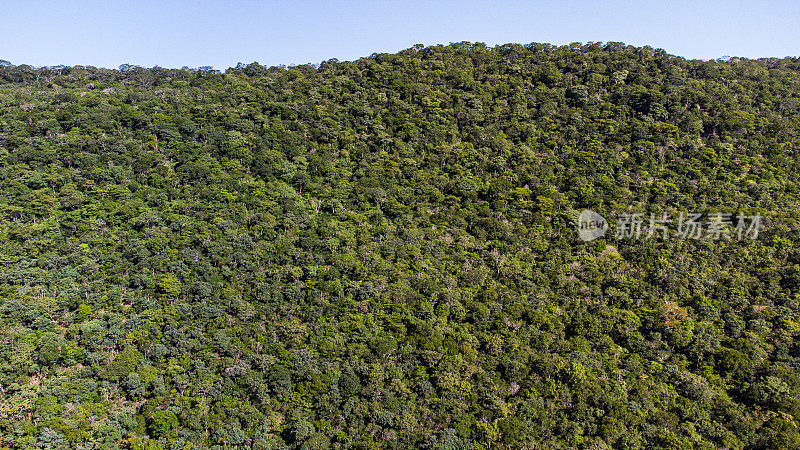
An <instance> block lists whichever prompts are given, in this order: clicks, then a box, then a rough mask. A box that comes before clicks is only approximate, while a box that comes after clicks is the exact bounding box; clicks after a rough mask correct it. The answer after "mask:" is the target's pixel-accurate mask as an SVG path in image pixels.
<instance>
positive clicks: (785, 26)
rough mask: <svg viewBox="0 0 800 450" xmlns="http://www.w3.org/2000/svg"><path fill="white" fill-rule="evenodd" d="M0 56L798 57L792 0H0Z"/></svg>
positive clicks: (167, 63)
mask: <svg viewBox="0 0 800 450" xmlns="http://www.w3.org/2000/svg"><path fill="white" fill-rule="evenodd" d="M0 11H2V14H0V59H5V60H9V61H11V62H12V63H14V64H31V65H34V66H44V65H58V64H64V65H78V64H82V65H92V66H98V67H110V68H116V67H117V66H119V65H120V64H123V63H130V64H137V65H141V66H145V67H152V66H154V65H159V66H162V67H182V66H189V67H198V66H205V65H208V66H214V67H215V68H217V69H222V70H224V69H226V68H228V67H231V66H234V65H236V63H237V62H244V63H250V62H253V61H258V62H260V63H261V64H265V65H268V66H270V65H278V64H286V65H289V64H302V63H307V62H312V63H316V62H320V61H323V60H327V59H330V58H338V59H339V60H352V59H357V58H360V57H362V56H368V55H369V54H371V53H376V52H377V53H381V52H396V51H399V50H402V49H404V48H408V47H411V46H412V45H414V44H416V43H422V44H425V45H432V44H448V43H450V42H459V41H473V42H485V43H486V44H488V45H495V44H503V43H508V42H515V43H523V44H524V43H530V42H548V43H552V44H569V43H571V42H589V41H594V42H608V41H622V42H625V43H628V44H633V45H650V46H652V47H654V48H663V49H665V50H666V51H668V52H669V53H673V54H676V55H680V56H684V57H687V58H691V59H694V58H699V59H711V58H719V57H722V56H723V55H730V56H744V57H749V58H757V57H770V56H776V57H784V56H798V55H800V2H792V1H757V0H753V1H742V2H721V1H720V2H706V1H702V0H696V1H673V0H667V1H607V2H602V1H596V2H592V1H563V2H562V1H558V0H548V1H529V2H518V1H502V0H498V1H495V2H473V1H460V2H455V1H440V2H425V1H415V0H407V1H396V2H384V1H380V0H373V1H339V2H334V1H302V0H301V1H286V2H275V1H233V0H232V1H221V0H207V1H203V0H197V1H186V0H181V1H171V0H162V1H151V0H128V1H117V0H104V1H79V0H76V1H69V0H67V1H65V0H60V1H37V0H29V1H14V0H0Z"/></svg>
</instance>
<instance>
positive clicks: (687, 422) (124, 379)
mask: <svg viewBox="0 0 800 450" xmlns="http://www.w3.org/2000/svg"><path fill="white" fill-rule="evenodd" d="M799 151H800V60H798V59H791V58H787V59H763V60H745V59H741V60H740V59H734V60H730V61H708V62H704V61H687V60H685V59H683V58H679V57H675V56H671V55H668V54H666V53H665V52H663V51H661V50H653V49H651V48H648V47H645V48H636V47H631V46H625V45H623V44H619V43H609V44H596V43H594V44H587V45H578V44H574V45H570V46H562V47H555V46H549V45H542V44H531V45H525V46H523V45H504V46H499V47H495V48H487V47H486V46H484V45H481V44H470V43H459V44H452V45H449V46H435V47H422V46H417V47H414V48H411V49H408V50H405V51H402V52H400V53H398V54H375V55H372V56H370V57H369V58H363V59H360V60H358V61H353V62H338V61H335V60H331V61H326V62H324V63H322V64H320V65H319V66H312V65H304V66H294V67H288V68H286V67H272V68H267V67H263V66H261V65H259V64H256V63H253V64H250V65H246V66H245V65H240V66H238V67H236V68H233V69H229V70H227V71H226V72H225V73H224V74H223V73H217V72H215V71H213V70H210V69H208V68H201V69H197V70H188V69H185V70H169V69H161V68H152V69H144V68H139V67H135V66H127V65H126V66H123V67H121V68H120V70H106V69H98V68H92V67H88V68H87V67H53V68H39V69H34V68H31V67H29V66H14V65H11V64H0V192H2V196H0V223H1V224H0V448H37V447H38V448H87V449H89V448H92V449H105V448H108V449H110V448H118V447H123V448H132V449H158V448H162V449H173V448H175V449H177V448H220V449H221V448H237V447H242V448H244V447H252V448H258V449H266V448H286V447H287V446H288V447H289V448H303V449H324V448H359V449H371V448H443V449H481V448H490V447H491V448H521V447H526V448H530V447H536V446H538V447H540V448H548V449H549V448H595V449H596V448H645V447H646V448H690V447H695V448H797V447H799V446H800V429H799V428H798V426H799V424H798V421H800V341H798V339H796V338H797V337H798V335H800V284H799V283H800V253H798V250H797V242H798V240H800V231H799V230H798V214H800V196H798V193H800V184H799V183H800V158H798V152H799ZM583 208H591V209H593V210H595V211H597V212H599V213H600V214H602V215H604V216H605V217H614V215H615V214H617V213H620V212H623V211H634V210H638V211H644V212H648V213H649V212H654V213H661V212H664V211H668V212H673V211H694V210H698V211H702V210H709V209H714V208H717V209H721V210H724V211H728V212H733V213H736V212H740V211H742V212H746V213H748V214H755V213H759V214H761V215H762V216H764V229H763V231H762V232H761V233H760V235H759V237H758V239H757V240H750V239H743V240H718V241H713V240H708V239H697V240H692V239H684V240H679V239H666V240H657V239H651V240H624V239H616V238H614V236H613V235H609V236H607V237H606V238H603V239H598V240H596V241H592V242H588V243H587V242H583V241H581V240H580V239H579V238H578V234H577V231H576V224H575V220H576V217H577V214H578V212H579V211H580V210H582V209H583Z"/></svg>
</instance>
